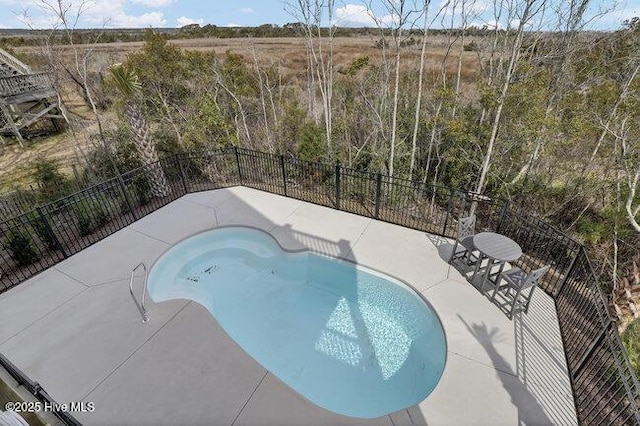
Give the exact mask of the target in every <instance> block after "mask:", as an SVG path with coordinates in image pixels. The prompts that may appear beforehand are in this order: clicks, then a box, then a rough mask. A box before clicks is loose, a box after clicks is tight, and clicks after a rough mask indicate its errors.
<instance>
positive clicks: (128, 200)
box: [118, 173, 138, 220]
mask: <svg viewBox="0 0 640 426" xmlns="http://www.w3.org/2000/svg"><path fill="white" fill-rule="evenodd" d="M118 184H119V186H120V191H122V195H124V201H125V202H126V203H127V207H128V208H129V211H130V212H131V216H133V220H138V215H137V214H136V211H135V210H134V209H133V204H131V200H130V199H129V194H128V193H127V190H126V188H125V186H124V179H122V175H121V174H120V173H118Z"/></svg>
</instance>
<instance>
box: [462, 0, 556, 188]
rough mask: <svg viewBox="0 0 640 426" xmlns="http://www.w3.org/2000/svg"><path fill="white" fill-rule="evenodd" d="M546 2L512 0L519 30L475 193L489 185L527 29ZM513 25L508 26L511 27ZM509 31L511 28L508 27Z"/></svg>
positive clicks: (544, 0)
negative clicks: (490, 171) (490, 169)
mask: <svg viewBox="0 0 640 426" xmlns="http://www.w3.org/2000/svg"><path fill="white" fill-rule="evenodd" d="M545 5H546V0H523V1H522V2H521V3H520V1H519V0H511V2H510V4H509V7H510V8H512V9H514V10H516V13H515V15H516V16H517V28H516V29H515V31H514V32H513V37H512V44H511V48H510V51H509V52H508V63H507V68H506V70H505V75H504V77H503V78H502V83H501V85H500V88H499V94H498V98H497V99H496V107H495V111H494V113H493V123H492V125H491V134H490V137H489V141H488V144H487V148H486V151H485V153H484V159H483V161H482V165H481V167H480V176H479V177H478V180H477V183H476V187H475V192H476V193H479V194H480V193H482V192H483V191H484V189H485V186H486V183H487V174H488V172H489V168H490V166H491V161H492V159H493V154H494V147H495V144H496V141H497V138H498V129H499V127H500V122H501V118H502V111H503V108H504V105H505V101H506V98H507V93H508V91H509V87H510V86H511V82H512V80H513V77H514V75H515V73H516V67H517V65H518V61H519V59H520V53H521V48H522V41H523V38H524V33H525V28H526V27H527V26H529V25H530V24H531V22H532V20H533V19H534V18H535V17H536V16H537V15H538V14H540V13H541V11H543V9H544V6H545ZM510 24H511V23H509V24H508V25H509V26H510ZM508 31H509V27H508Z"/></svg>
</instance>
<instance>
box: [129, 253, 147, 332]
mask: <svg viewBox="0 0 640 426" xmlns="http://www.w3.org/2000/svg"><path fill="white" fill-rule="evenodd" d="M141 266H142V269H143V270H144V286H143V287H142V298H141V302H138V299H136V296H135V295H134V294H133V278H134V276H135V274H136V271H137V270H138V268H140V267H141ZM129 293H131V298H132V299H133V303H135V304H136V307H137V308H138V311H140V315H142V323H143V324H146V323H147V322H149V315H147V308H145V306H144V301H145V296H146V294H147V266H146V265H145V264H144V262H140V263H138V265H137V266H136V267H135V268H133V269H132V270H131V278H130V279H129Z"/></svg>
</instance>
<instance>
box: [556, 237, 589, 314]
mask: <svg viewBox="0 0 640 426" xmlns="http://www.w3.org/2000/svg"><path fill="white" fill-rule="evenodd" d="M582 250H584V246H580V249H579V250H578V251H577V252H576V255H575V256H573V259H572V260H571V264H570V265H569V269H567V274H566V275H565V276H564V279H563V280H562V283H561V284H560V285H559V286H558V291H556V292H555V293H554V294H553V299H554V301H555V300H556V299H557V298H558V296H560V293H561V292H562V289H563V288H564V286H565V285H566V284H567V281H569V277H571V274H572V273H573V269H574V268H575V266H576V263H578V257H580V255H581V254H582Z"/></svg>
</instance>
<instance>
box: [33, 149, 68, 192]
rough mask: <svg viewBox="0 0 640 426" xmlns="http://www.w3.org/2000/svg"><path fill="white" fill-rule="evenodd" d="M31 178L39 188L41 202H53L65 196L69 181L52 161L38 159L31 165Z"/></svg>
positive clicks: (55, 162) (56, 163)
mask: <svg viewBox="0 0 640 426" xmlns="http://www.w3.org/2000/svg"><path fill="white" fill-rule="evenodd" d="M32 167H33V178H34V180H35V181H36V183H37V184H38V186H39V187H40V197H41V198H42V200H43V201H53V200H57V199H58V198H61V197H63V196H64V195H66V194H67V192H68V189H69V181H68V180H67V178H66V177H65V176H64V175H63V174H62V173H61V172H60V165H59V164H58V162H57V161H55V160H52V159H43V158H41V159H38V160H36V161H35V162H34V163H33V164H32Z"/></svg>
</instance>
